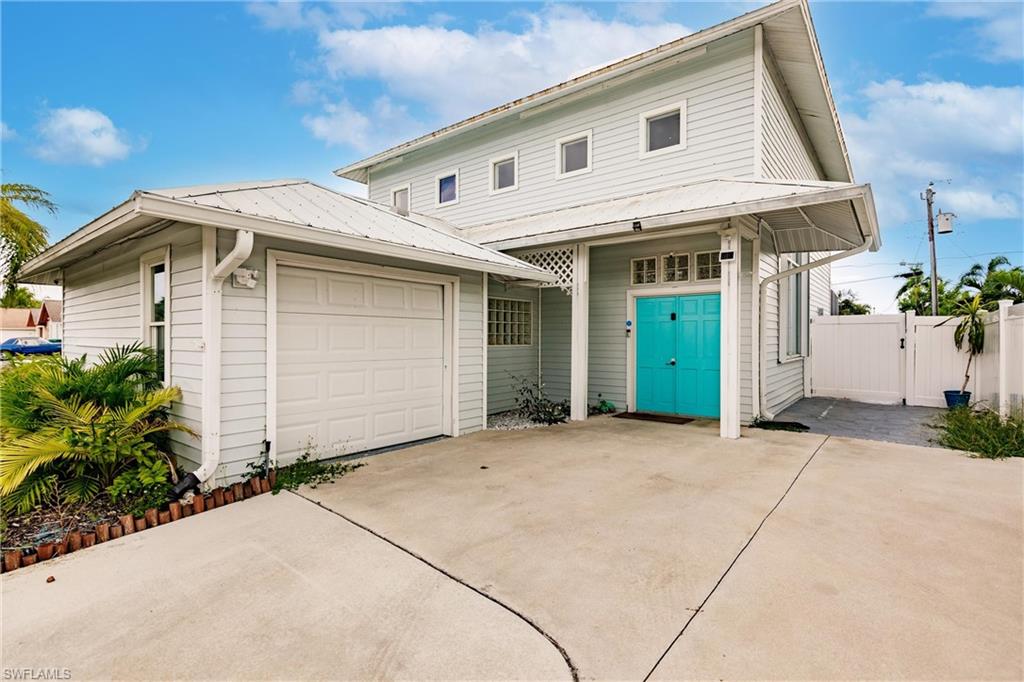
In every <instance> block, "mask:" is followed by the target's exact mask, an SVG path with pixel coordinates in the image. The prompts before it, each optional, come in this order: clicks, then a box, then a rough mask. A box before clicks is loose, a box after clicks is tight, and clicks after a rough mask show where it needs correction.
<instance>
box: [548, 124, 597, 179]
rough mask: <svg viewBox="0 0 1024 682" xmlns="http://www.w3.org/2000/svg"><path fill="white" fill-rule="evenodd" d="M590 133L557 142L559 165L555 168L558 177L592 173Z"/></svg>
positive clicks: (570, 136) (564, 138)
mask: <svg viewBox="0 0 1024 682" xmlns="http://www.w3.org/2000/svg"><path fill="white" fill-rule="evenodd" d="M590 143H591V134H590V131H589V130H588V131H586V132H584V133H577V134H575V135H569V136H567V137H563V138H561V139H559V140H557V141H556V143H555V145H556V152H557V157H558V158H557V160H558V165H557V167H556V168H555V171H556V176H557V177H566V176H570V175H577V174H580V173H587V172H589V171H590V160H591V145H590Z"/></svg>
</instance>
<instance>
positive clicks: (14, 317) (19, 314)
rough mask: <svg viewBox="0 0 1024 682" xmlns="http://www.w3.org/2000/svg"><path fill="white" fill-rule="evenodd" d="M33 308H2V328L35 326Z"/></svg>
mask: <svg viewBox="0 0 1024 682" xmlns="http://www.w3.org/2000/svg"><path fill="white" fill-rule="evenodd" d="M35 326H36V325H35V320H34V319H33V317H32V309H31V308H0V329H19V328H22V327H26V328H31V327H35Z"/></svg>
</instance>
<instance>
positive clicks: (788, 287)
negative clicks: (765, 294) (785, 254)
mask: <svg viewBox="0 0 1024 682" xmlns="http://www.w3.org/2000/svg"><path fill="white" fill-rule="evenodd" d="M804 260H805V259H804V257H803V256H802V254H797V255H796V256H795V257H793V258H787V259H784V261H785V262H784V263H783V267H785V268H795V267H797V266H798V265H802V264H803V262H804ZM780 285H781V286H779V299H780V300H779V309H780V310H781V318H782V319H781V320H780V322H779V334H780V336H781V337H782V338H781V339H780V340H779V346H780V347H781V348H782V355H783V357H782V359H792V358H798V357H801V356H803V355H804V350H805V349H806V347H807V344H806V333H805V329H806V328H805V326H804V325H805V320H806V319H807V311H808V305H807V273H805V272H800V273H797V274H795V275H792V276H790V277H786V278H785V279H783V280H782V282H781V283H780Z"/></svg>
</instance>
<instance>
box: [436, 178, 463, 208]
mask: <svg viewBox="0 0 1024 682" xmlns="http://www.w3.org/2000/svg"><path fill="white" fill-rule="evenodd" d="M435 192H436V193H435V195H434V199H435V203H436V204H437V205H438V206H449V205H451V204H457V203H459V171H458V170H453V171H449V172H447V173H442V174H441V175H438V176H437V187H436V189H435Z"/></svg>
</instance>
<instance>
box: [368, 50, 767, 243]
mask: <svg viewBox="0 0 1024 682" xmlns="http://www.w3.org/2000/svg"><path fill="white" fill-rule="evenodd" d="M753 55H754V52H753V37H752V32H750V31H747V32H744V33H742V34H739V35H737V36H733V37H730V38H727V39H723V40H721V41H719V42H717V43H714V44H712V45H710V46H709V47H708V53H707V54H706V55H705V56H703V57H698V58H696V59H694V60H693V61H692V62H684V63H683V64H680V65H677V66H672V67H668V68H665V69H662V70H661V71H658V72H656V73H653V74H651V75H649V76H645V77H640V78H637V79H635V80H632V81H629V82H627V83H624V84H621V85H619V86H617V87H612V88H609V89H607V90H604V91H601V92H598V93H595V94H593V95H591V96H589V97H586V98H584V99H581V100H578V101H575V102H572V103H570V104H564V105H562V106H558V107H555V108H553V109H551V110H549V111H545V112H543V113H537V114H536V115H533V116H530V117H528V118H523V119H516V120H505V121H502V122H499V123H494V124H491V125H488V126H485V127H483V128H481V129H479V130H476V131H468V132H466V133H464V134H462V135H460V136H459V137H458V138H456V139H453V140H452V141H450V142H445V143H440V144H436V145H432V146H431V147H428V148H426V149H424V150H421V151H418V152H412V153H410V154H408V155H406V156H405V157H403V158H402V160H401V161H400V162H399V163H397V164H394V165H391V166H387V167H385V168H384V169H380V170H375V171H373V172H372V173H371V175H370V183H369V195H370V198H371V199H373V200H375V201H379V202H383V203H390V191H391V189H392V188H394V187H396V186H399V185H404V184H406V183H411V187H412V191H411V202H412V209H413V210H414V211H419V212H423V213H427V214H430V215H437V216H439V217H442V218H444V219H446V220H449V221H451V222H452V223H454V224H456V225H460V226H469V225H475V224H480V223H486V222H491V221H494V220H500V219H504V218H509V217H513V216H518V215H525V214H531V213H536V212H540V211H545V210H551V209H556V208H560V207H564V206H568V205H575V204H579V203H585V202H588V201H595V200H599V199H608V198H613V197H616V196H626V195H630V194H635V193H638V192H644V191H649V190H652V189H655V188H658V187H667V186H672V185H677V184H681V183H684V182H690V181H694V180H699V179H705V178H712V177H751V176H753V174H754V58H753ZM683 99H685V100H686V103H687V109H688V112H687V134H686V148H685V149H682V150H679V151H677V152H673V153H667V154H662V155H659V156H654V157H647V158H644V159H641V158H639V144H640V124H639V115H640V114H641V113H643V112H646V111H650V110H652V109H656V108H658V107H663V106H667V105H670V104H673V103H676V102H679V101H680V100H683ZM586 130H592V131H593V164H592V165H593V171H592V172H590V173H585V174H583V175H579V176H575V177H572V178H565V179H559V180H556V179H555V167H556V150H555V140H556V139H558V138H560V137H563V136H566V135H570V134H573V133H576V132H580V131H586ZM513 149H516V150H518V152H519V162H520V169H519V189H518V190H516V191H512V192H508V193H504V194H500V195H496V196H491V195H490V194H489V192H488V186H487V183H488V162H489V160H490V159H491V158H493V157H495V156H497V155H499V154H501V153H503V152H506V151H509V150H513ZM453 168H458V169H459V185H460V187H459V193H460V196H459V202H458V204H456V205H453V206H447V207H441V208H438V207H436V206H435V205H434V192H435V186H434V185H435V176H436V175H437V174H439V173H443V172H447V171H449V170H451V169H453Z"/></svg>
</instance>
